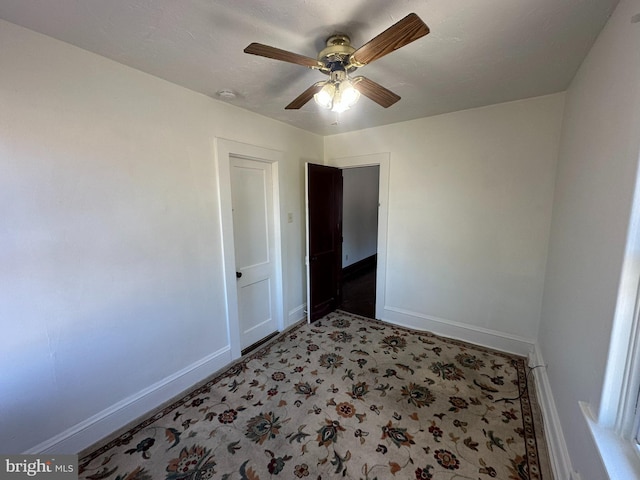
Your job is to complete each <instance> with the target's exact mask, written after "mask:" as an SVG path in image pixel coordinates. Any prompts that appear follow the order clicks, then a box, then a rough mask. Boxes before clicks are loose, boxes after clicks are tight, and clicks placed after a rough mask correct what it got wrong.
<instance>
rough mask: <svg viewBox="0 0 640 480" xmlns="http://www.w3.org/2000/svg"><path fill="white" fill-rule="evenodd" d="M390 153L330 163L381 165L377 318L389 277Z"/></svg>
mask: <svg viewBox="0 0 640 480" xmlns="http://www.w3.org/2000/svg"><path fill="white" fill-rule="evenodd" d="M390 158H391V154H390V153H388V152H387V153H373V154H369V155H360V156H356V157H344V158H333V159H330V160H329V163H328V165H331V166H333V167H338V168H354V167H369V166H375V165H379V166H380V177H379V178H380V179H379V184H378V202H379V205H380V206H379V209H378V248H377V254H378V262H377V267H376V314H375V316H376V318H382V315H383V310H384V303H385V290H386V278H387V231H388V218H389V171H390V166H391V161H390Z"/></svg>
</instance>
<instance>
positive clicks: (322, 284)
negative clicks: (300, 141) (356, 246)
mask: <svg viewBox="0 0 640 480" xmlns="http://www.w3.org/2000/svg"><path fill="white" fill-rule="evenodd" d="M307 202H308V211H309V233H308V235H309V297H310V298H309V317H310V319H311V321H312V322H313V321H315V320H317V319H319V318H320V317H322V316H324V315H326V314H327V313H329V312H332V311H333V310H335V309H336V308H338V306H339V305H340V302H341V301H342V298H341V296H342V287H341V275H342V170H340V169H339V168H334V167H326V166H324V165H315V164H312V163H309V164H307Z"/></svg>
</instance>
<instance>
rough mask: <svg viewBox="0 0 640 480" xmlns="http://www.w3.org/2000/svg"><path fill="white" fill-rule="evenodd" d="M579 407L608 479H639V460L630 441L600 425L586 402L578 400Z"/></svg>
mask: <svg viewBox="0 0 640 480" xmlns="http://www.w3.org/2000/svg"><path fill="white" fill-rule="evenodd" d="M580 409H581V410H582V415H583V416H584V419H585V422H587V426H588V427H589V431H590V432H591V436H592V437H593V440H594V442H595V443H596V446H597V447H598V448H597V450H598V452H599V453H600V459H601V460H602V463H603V465H604V467H605V470H606V471H607V475H608V476H609V479H610V480H640V461H639V459H638V454H637V452H636V451H635V450H634V447H633V445H632V443H631V442H630V441H629V440H625V439H624V438H622V437H620V436H619V435H617V434H616V433H615V431H614V430H613V429H611V428H605V427H603V426H602V425H600V424H599V423H598V421H597V420H596V418H595V416H594V414H593V412H592V410H591V406H590V405H589V404H588V403H586V402H580Z"/></svg>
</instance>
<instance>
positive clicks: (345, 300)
mask: <svg viewBox="0 0 640 480" xmlns="http://www.w3.org/2000/svg"><path fill="white" fill-rule="evenodd" d="M340 308H341V309H342V310H344V311H345V312H349V313H354V314H356V315H362V316H363V317H368V318H375V313H376V263H375V261H374V262H370V263H368V264H367V265H366V266H364V267H363V268H360V269H357V270H356V271H351V272H349V271H347V272H345V275H344V277H343V279H342V304H341V306H340Z"/></svg>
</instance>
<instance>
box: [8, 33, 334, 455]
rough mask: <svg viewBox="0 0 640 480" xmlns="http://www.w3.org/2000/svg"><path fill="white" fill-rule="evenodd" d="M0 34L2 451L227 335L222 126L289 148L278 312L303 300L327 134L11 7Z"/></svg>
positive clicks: (192, 360)
mask: <svg viewBox="0 0 640 480" xmlns="http://www.w3.org/2000/svg"><path fill="white" fill-rule="evenodd" d="M0 45H2V48H0V71H1V72H2V74H1V75H0V112H1V114H0V322H1V324H2V326H1V328H2V337H3V340H2V347H1V348H0V451H2V452H5V453H9V452H15V453H19V452H22V451H25V450H28V449H32V448H33V447H35V446H37V445H41V443H42V444H47V442H49V441H50V440H52V439H54V440H56V441H57V440H65V438H64V432H67V433H68V432H70V431H73V430H74V428H76V427H78V426H79V425H81V426H82V427H85V426H90V425H91V422H92V421H93V420H96V418H98V417H101V415H102V414H103V413H105V412H107V411H110V412H112V411H113V412H115V411H117V410H118V408H119V407H126V406H127V404H128V402H130V401H131V400H132V399H135V398H137V396H138V395H139V394H140V393H141V392H144V391H146V393H149V392H150V391H153V390H154V389H156V388H157V387H158V386H159V385H161V384H164V383H166V382H168V381H169V380H176V376H180V374H182V373H184V372H185V371H189V370H190V369H191V368H195V367H196V366H198V365H200V364H201V363H203V362H204V365H205V366H206V365H210V364H211V365H217V364H216V363H215V362H209V363H207V361H208V360H212V359H215V358H217V356H218V355H219V354H222V353H224V352H225V351H227V350H228V341H227V334H226V332H227V327H226V324H225V303H224V292H223V274H222V251H221V242H220V231H219V216H218V200H217V188H216V185H217V183H216V182H217V180H216V170H215V165H214V148H213V145H214V137H223V138H229V139H233V140H237V141H240V142H245V143H251V144H255V145H259V146H263V147H266V148H271V149H276V150H280V151H283V152H284V157H285V161H284V165H282V168H280V172H281V175H280V185H281V206H282V219H281V220H282V221H281V223H282V229H283V232H282V235H283V242H284V245H283V247H284V248H283V250H284V253H285V258H284V263H285V271H284V283H285V302H286V303H285V310H286V311H285V314H286V313H287V311H289V310H293V311H296V308H298V307H300V306H301V305H302V304H303V303H304V291H305V280H304V269H303V256H304V254H303V245H304V241H303V240H304V229H303V225H304V221H303V220H304V219H303V212H304V209H303V208H304V201H303V187H302V185H303V175H304V174H303V165H304V161H314V162H316V163H318V162H321V161H322V149H323V141H322V138H321V137H318V136H316V135H313V134H310V133H307V132H304V131H301V130H298V129H295V128H292V127H290V126H286V125H284V124H281V123H278V122H275V121H271V120H268V119H266V118H264V117H260V116H257V115H254V114H251V113H249V112H246V111H243V110H241V109H238V108H235V107H232V106H228V105H226V104H223V103H221V102H217V101H214V100H212V99H210V98H208V97H205V96H203V95H200V94H196V93H193V92H191V91H188V90H186V89H183V88H181V87H178V86H175V85H173V84H170V83H167V82H164V81H162V80H159V79H157V78H154V77H151V76H149V75H146V74H143V73H141V72H138V71H135V70H132V69H130V68H127V67H124V66H122V65H119V64H116V63H114V62H111V61H110V60H108V59H105V58H102V57H99V56H96V55H93V54H91V53H88V52H86V51H83V50H80V49H78V48H75V47H72V46H70V45H68V44H65V43H62V42H58V41H55V40H52V39H50V38H47V37H44V36H41V35H38V34H35V33H33V32H30V31H28V30H25V29H23V28H20V27H17V26H15V25H12V24H9V23H6V22H4V21H0ZM288 212H291V213H293V218H294V222H293V223H291V224H289V223H287V221H286V215H287V213H288ZM301 310H302V309H299V311H300V312H301ZM220 358H221V359H222V360H224V359H226V358H227V357H225V356H224V355H223V356H222V357H220ZM195 371H196V372H198V374H206V372H202V371H201V370H198V369H197V368H196V370H195ZM209 373H212V372H209ZM174 384H175V382H174ZM178 386H179V385H178ZM163 392H165V394H169V393H177V392H169V391H164V390H163ZM152 397H153V396H151V397H145V398H143V399H142V405H141V406H139V412H140V413H142V412H144V411H145V410H146V409H148V408H150V407H152V406H153V405H148V404H145V401H150V400H149V398H152ZM145 399H146V400H145ZM156 400H158V399H157V398H156ZM139 403H140V402H139ZM113 412H112V413H113ZM96 415H97V416H98V417H95V416H96ZM116 417H117V415H116ZM114 418H115V417H114ZM102 420H104V419H102ZM120 420H127V419H126V418H120ZM120 420H113V419H112V420H111V421H112V422H115V423H117V422H118V421H120ZM129 420H131V419H129ZM107 421H109V419H107ZM87 422H88V423H87ZM111 426H113V425H111ZM61 433H62V434H63V435H62V437H59V436H60V434H61ZM96 440H97V439H96ZM52 445H53V448H54V450H55V441H54V442H53V444H52ZM69 453H72V452H69Z"/></svg>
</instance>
